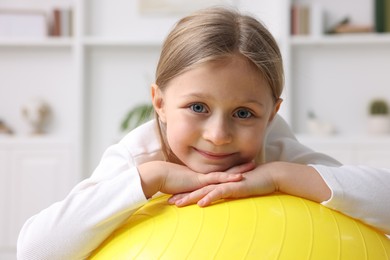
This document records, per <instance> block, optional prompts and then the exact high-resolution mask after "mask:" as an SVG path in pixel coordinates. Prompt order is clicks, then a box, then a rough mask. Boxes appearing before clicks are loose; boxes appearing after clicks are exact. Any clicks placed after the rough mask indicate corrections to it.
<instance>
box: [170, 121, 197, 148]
mask: <svg viewBox="0 0 390 260" xmlns="http://www.w3.org/2000/svg"><path fill="white" fill-rule="evenodd" d="M167 119H168V120H167V139H168V143H169V146H170V147H171V149H172V151H173V152H174V153H175V154H176V155H178V154H177V152H178V151H181V150H182V149H183V148H185V147H187V146H188V145H189V144H191V143H192V141H193V140H194V135H195V132H196V130H195V126H194V125H193V124H189V123H188V122H186V120H184V119H182V118H178V117H176V118H167Z"/></svg>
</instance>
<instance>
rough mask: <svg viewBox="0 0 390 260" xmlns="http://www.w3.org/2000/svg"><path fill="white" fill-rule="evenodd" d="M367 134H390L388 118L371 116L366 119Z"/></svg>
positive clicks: (389, 118) (389, 119)
mask: <svg viewBox="0 0 390 260" xmlns="http://www.w3.org/2000/svg"><path fill="white" fill-rule="evenodd" d="M368 132H369V133H370V134H376V135H379V134H380V135H383V134H388V133H390V117H389V116H388V115H387V114H386V115H371V116H370V117H369V118H368Z"/></svg>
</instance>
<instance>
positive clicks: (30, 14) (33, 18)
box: [0, 10, 48, 38]
mask: <svg viewBox="0 0 390 260" xmlns="http://www.w3.org/2000/svg"><path fill="white" fill-rule="evenodd" d="M47 34H48V29H47V19H46V15H45V13H44V12H40V11H21V10H0V37H18V38H20V37H30V38H31V37H45V36H47Z"/></svg>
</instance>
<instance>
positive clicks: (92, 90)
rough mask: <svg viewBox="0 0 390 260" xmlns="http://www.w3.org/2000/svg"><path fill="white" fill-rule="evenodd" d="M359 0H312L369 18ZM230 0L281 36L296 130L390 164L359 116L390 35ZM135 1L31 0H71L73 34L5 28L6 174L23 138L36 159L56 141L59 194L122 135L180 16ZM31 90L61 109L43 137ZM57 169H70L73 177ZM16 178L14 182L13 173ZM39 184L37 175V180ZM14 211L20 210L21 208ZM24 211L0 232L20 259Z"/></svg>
mask: <svg viewBox="0 0 390 260" xmlns="http://www.w3.org/2000/svg"><path fill="white" fill-rule="evenodd" d="M139 1H141V0H139ZM295 1H297V2H302V3H305V2H308V1H304V0H300V1H298V0H294V2H295ZM351 1H352V0H348V1H343V3H339V2H340V1H338V2H337V5H336V4H335V3H336V2H335V3H332V1H325V0H315V1H314V0H313V2H316V3H320V4H323V5H324V9H326V10H329V12H335V14H336V15H334V17H333V19H334V20H337V19H338V18H339V17H341V16H342V15H344V13H343V12H344V11H345V12H348V10H349V9H350V8H349V6H351V5H352V6H354V10H353V14H352V15H355V16H356V17H358V16H359V17H360V15H362V13H363V14H364V15H362V16H363V22H364V21H367V20H368V19H369V18H367V16H369V15H367V14H365V12H367V6H368V5H369V3H371V1H369V0H358V1H357V2H355V1H353V2H351ZM30 2H31V1H27V0H17V1H11V0H4V2H2V3H0V8H1V7H2V4H4V3H6V4H7V6H10V5H11V6H12V5H13V4H15V3H16V5H17V6H18V7H19V8H20V7H25V6H27V7H28V8H32V7H34V4H33V3H30ZM228 2H231V3H233V4H234V5H236V6H237V7H238V8H240V9H243V10H247V11H250V12H251V13H253V14H255V15H257V16H258V17H259V18H261V19H262V20H263V21H264V23H265V24H266V26H268V28H269V29H270V31H271V32H272V33H273V34H274V36H275V37H276V39H277V41H278V43H279V44H280V48H281V50H282V53H283V56H284V62H285V74H286V86H285V93H284V96H283V98H284V99H285V101H284V103H283V107H282V111H281V113H282V115H283V116H284V117H285V118H286V119H287V121H288V122H289V123H290V124H291V125H292V127H293V129H294V131H296V132H297V133H299V134H300V135H299V138H300V140H302V142H304V143H305V144H308V145H309V146H311V147H313V148H315V149H317V150H319V151H323V152H326V153H329V154H331V155H333V156H335V157H336V158H338V159H339V160H341V161H343V162H346V163H367V164H376V165H378V166H386V167H387V166H388V167H390V165H388V164H386V163H385V161H386V160H387V158H388V155H389V150H390V149H389V145H390V141H389V138H388V137H372V136H368V135H366V134H365V132H364V131H365V129H364V127H363V126H364V124H365V116H366V106H367V102H368V100H369V99H370V98H372V97H376V96H380V97H385V98H387V99H388V100H390V91H388V89H389V88H390V77H389V76H388V72H387V70H388V68H389V67H390V60H389V59H388V58H387V57H390V36H389V35H376V34H372V35H335V36H321V37H303V36H302V37H291V36H290V32H289V31H290V25H289V15H290V9H289V8H290V4H291V1H290V0H277V1H268V0H256V1H254V0H236V1H235V0H230V1H228ZM333 2H334V1H333ZM137 3H138V1H125V0H121V1H116V2H115V3H112V1H108V0H101V1H92V0H85V1H74V0H73V1H72V0H62V1H59V2H55V1H52V0H40V1H37V2H36V3H35V4H36V5H37V6H39V7H40V8H43V9H49V8H51V7H52V6H54V5H57V6H58V5H65V6H71V7H72V10H73V12H74V23H73V25H74V28H73V32H74V35H73V37H71V38H45V39H4V38H3V39H1V38H0V76H1V77H0V118H1V119H3V120H5V121H6V122H7V123H9V124H10V125H11V127H12V128H13V129H14V130H15V132H16V136H15V137H12V138H8V137H5V139H4V140H3V141H0V172H1V173H2V175H1V178H3V179H4V180H5V181H7V180H9V177H8V175H7V174H3V173H5V172H7V171H8V170H7V169H8V167H9V166H7V165H8V158H9V157H10V156H11V155H12V154H13V151H14V150H15V149H17V150H18V151H23V150H24V149H28V151H29V153H30V155H31V154H32V155H31V156H32V157H31V158H36V161H35V162H42V160H43V161H45V160H46V159H48V158H52V157H47V153H46V152H42V151H41V150H40V149H44V147H48V146H50V149H49V148H47V149H49V150H50V151H51V152H52V153H53V154H58V158H57V159H58V161H56V163H57V164H55V163H53V162H47V163H48V164H45V163H43V164H40V163H36V164H34V165H35V167H36V168H35V169H36V170H37V169H39V167H43V168H42V169H44V171H43V172H45V174H46V175H47V174H49V172H50V171H51V168H50V167H51V166H50V167H46V166H47V165H57V166H56V167H60V168H61V172H59V173H56V174H59V175H58V177H59V178H57V179H56V178H54V179H50V178H48V179H47V180H46V184H48V183H47V182H49V184H50V185H54V187H62V188H61V189H57V191H58V192H57V193H56V194H55V196H53V197H50V195H51V194H47V195H48V197H49V198H51V200H52V201H54V200H56V199H58V198H61V197H63V196H64V195H65V194H66V192H67V190H68V189H69V187H71V186H72V185H73V184H74V183H75V182H77V181H78V180H80V179H82V178H85V177H87V176H89V175H90V174H91V173H92V170H93V168H94V167H95V166H96V165H97V163H98V161H99V160H100V156H101V155H102V153H103V151H104V150H105V149H106V148H107V147H108V146H109V145H110V144H112V143H115V142H116V141H118V140H119V138H120V137H121V135H122V133H121V132H120V131H119V125H120V122H121V120H122V118H123V117H124V115H125V114H126V112H127V111H128V110H129V109H130V108H131V107H132V106H134V105H136V104H138V103H141V102H149V100H150V93H149V92H150V90H149V85H150V84H151V83H152V82H153V79H154V71H155V67H156V64H157V60H158V57H159V53H160V48H161V43H162V41H163V39H164V37H165V36H166V34H167V33H168V31H169V30H170V28H171V27H172V25H173V24H174V23H175V22H176V21H177V19H178V18H179V17H180V16H181V15H177V16H163V15H161V16H147V15H141V14H139V12H138V9H137V8H138V7H137ZM360 6H361V7H360ZM34 96H40V97H42V98H45V99H46V100H47V101H48V102H49V104H50V105H51V106H52V109H53V120H52V124H51V126H50V129H49V134H48V135H47V136H44V137H41V138H38V139H37V138H35V137H29V136H28V135H27V128H26V125H25V124H24V122H23V120H22V119H21V116H20V111H19V109H20V107H21V105H22V104H23V103H24V102H25V101H26V100H27V99H28V98H30V97H34ZM308 110H313V111H314V112H315V113H316V114H317V115H318V116H319V117H320V118H321V119H324V120H328V121H329V122H331V123H333V124H335V126H336V128H337V129H338V130H339V134H338V135H336V136H328V137H313V136H308V135H307V130H306V114H307V112H308ZM350 135H353V136H354V137H353V138H351V137H350ZM31 143H34V145H32V144H31ZM40 144H42V147H43V148H42V147H41V146H40ZM10 147H13V148H12V149H11V148H10ZM16 147H17V148H16ZM367 147H369V149H368V148H367ZM34 149H35V151H34ZM49 150H48V151H49ZM56 151H57V152H56ZM64 154H65V155H64ZM39 155H41V157H39ZM36 156H38V157H36ZM23 158H24V159H25V157H23ZM57 159H55V160H57ZM53 160H54V159H53ZM28 163H30V162H28ZM28 163H27V164H28ZM33 163H34V161H33ZM50 163H53V164H50ZM69 165H70V166H69ZM68 166H69V167H68ZM45 167H46V168H45ZM64 169H65V170H64ZM15 171H17V170H15ZM37 171H38V170H37ZM24 173H25V174H32V173H31V172H28V173H26V172H24ZM45 174H43V175H41V176H46V175H45ZM15 176H18V177H16V178H21V179H23V178H24V175H23V172H18V171H17V172H15ZM28 176H30V175H28ZM26 178H30V177H26ZM39 178H46V177H38V180H39ZM62 178H65V179H62ZM42 180H43V179H42ZM58 180H67V181H66V183H67V184H66V185H65V186H66V187H65V186H64V185H63V184H61V183H60V182H58ZM15 182H16V183H18V181H17V180H15ZM0 183H3V181H2V180H1V181H0ZM4 183H7V182H4ZM36 185H38V186H39V183H38V184H36ZM19 188H20V187H19ZM38 188H39V187H38ZM16 189H18V187H16ZM0 190H1V191H0V192H3V193H4V194H3V193H2V195H3V196H1V197H2V198H9V201H8V199H7V201H6V200H4V199H3V200H1V199H0V210H1V211H2V212H3V209H4V212H6V211H8V210H11V211H12V210H13V209H12V208H10V207H9V206H8V205H9V204H10V203H11V202H14V203H27V202H26V201H24V200H23V199H22V197H18V195H17V194H16V193H12V194H13V195H12V196H11V194H9V193H7V192H5V191H4V190H2V189H0ZM31 192H32V191H31ZM42 192H43V193H42V194H40V195H39V196H43V195H44V194H45V192H48V193H50V192H51V191H47V190H45V189H42ZM24 196H27V195H24ZM27 197H28V196H27ZM23 198H25V197H23ZM52 201H46V202H45V203H48V204H50V202H52ZM30 203H31V202H30ZM11 204H12V203H11ZM22 206H23V205H21V207H22ZM40 209H42V203H41V202H37V203H36V204H32V205H31V206H29V210H28V213H29V214H33V212H37V211H38V210H40ZM14 211H15V210H14ZM15 212H16V213H15V214H18V213H17V212H18V211H15ZM23 214H24V215H23ZM23 214H22V215H19V216H18V218H17V219H18V222H17V223H13V224H12V227H13V229H12V230H9V229H7V230H8V233H6V234H8V235H3V236H0V243H1V244H0V258H1V259H3V258H4V259H8V258H7V257H9V256H10V255H11V257H9V258H10V259H13V257H12V256H13V254H14V250H15V237H16V233H17V232H18V230H17V228H19V227H20V225H21V223H22V222H23V221H24V220H25V218H26V214H27V213H26V212H24V213H23ZM9 218H10V217H7V219H9ZM6 221H8V220H6V219H5V217H4V216H0V228H1V229H2V225H4V223H6ZM3 248H6V250H5V249H4V250H3ZM3 256H4V257H3Z"/></svg>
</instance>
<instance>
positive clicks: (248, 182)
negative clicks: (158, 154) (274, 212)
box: [169, 162, 331, 207]
mask: <svg viewBox="0 0 390 260" xmlns="http://www.w3.org/2000/svg"><path fill="white" fill-rule="evenodd" d="M276 191H280V192H283V193H286V194H290V195H293V196H297V197H301V198H305V199H309V200H312V201H315V202H323V201H326V200H328V199H329V198H330V197H331V190H330V188H329V187H328V185H327V184H326V183H325V181H324V180H323V179H322V177H321V176H320V174H319V173H318V172H317V171H316V170H315V169H314V168H313V167H311V166H307V165H302V164H295V163H288V162H271V163H266V164H262V165H259V166H257V167H256V168H255V169H253V170H249V171H247V172H245V173H243V178H242V180H240V181H237V182H230V183H220V184H211V185H208V186H205V187H203V188H200V189H198V190H196V191H193V192H190V193H185V194H177V195H174V196H173V197H172V198H170V199H169V202H170V203H172V204H176V205H177V206H186V205H189V204H194V203H197V204H198V205H199V206H202V207H204V206H207V205H210V204H211V203H212V202H214V201H217V200H219V199H226V198H243V197H249V196H259V195H266V194H270V193H273V192H276Z"/></svg>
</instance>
